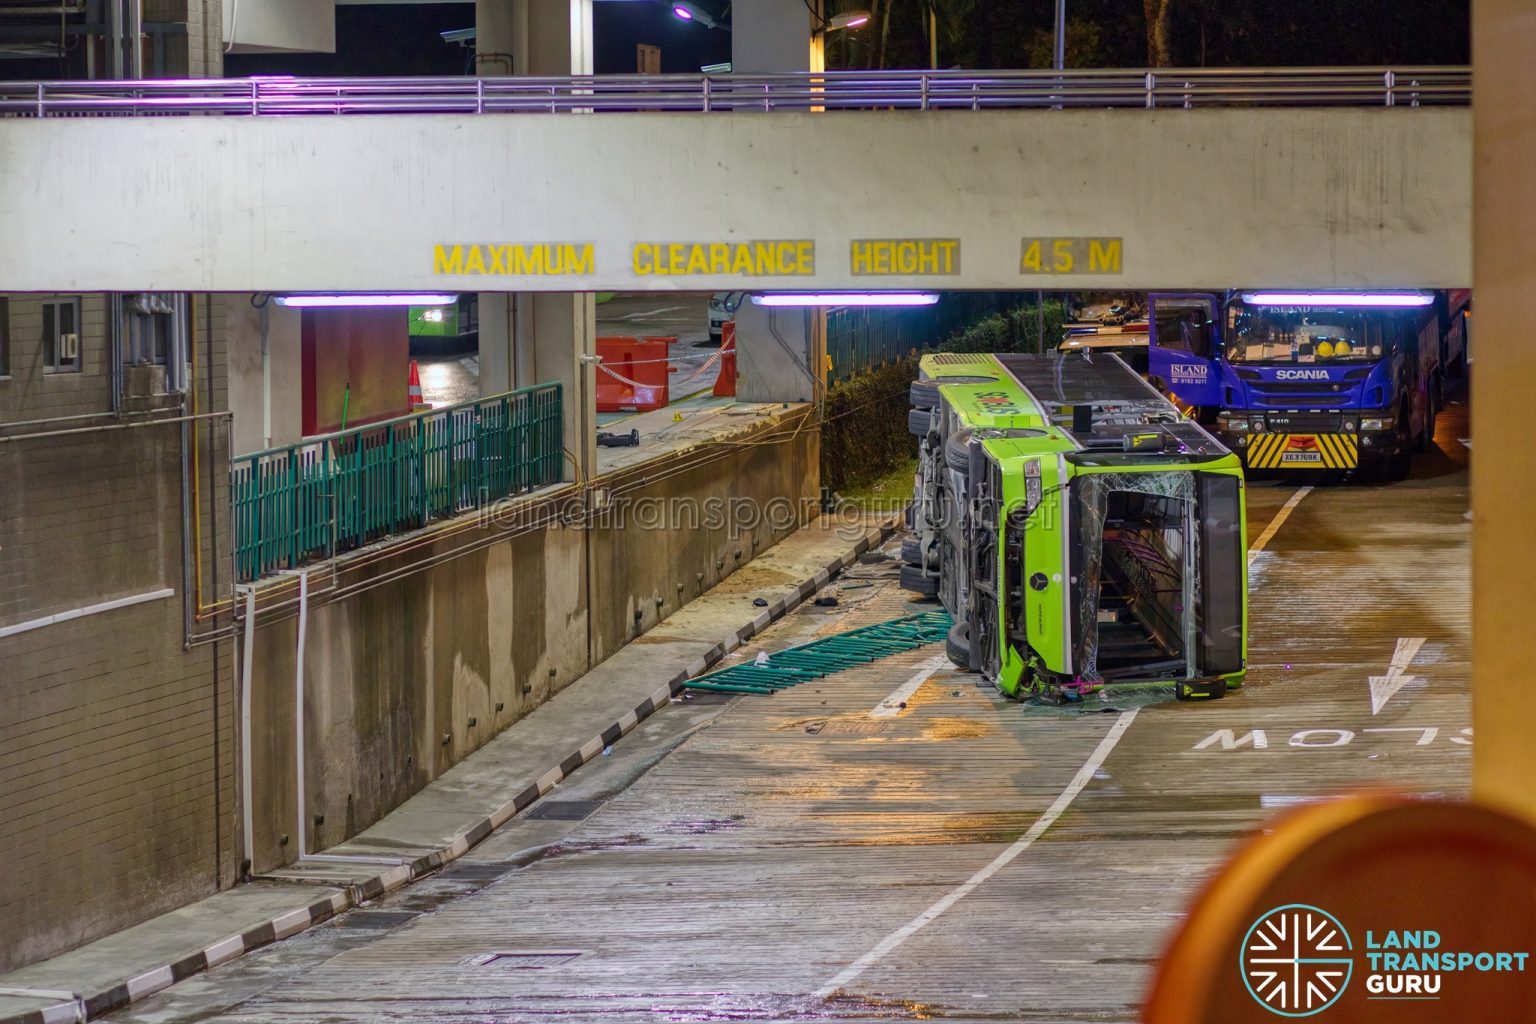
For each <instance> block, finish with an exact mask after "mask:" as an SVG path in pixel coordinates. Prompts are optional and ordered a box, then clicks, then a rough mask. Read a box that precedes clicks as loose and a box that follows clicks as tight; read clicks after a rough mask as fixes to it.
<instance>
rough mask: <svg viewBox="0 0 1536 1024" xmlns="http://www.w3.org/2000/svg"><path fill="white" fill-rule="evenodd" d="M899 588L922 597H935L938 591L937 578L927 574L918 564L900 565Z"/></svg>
mask: <svg viewBox="0 0 1536 1024" xmlns="http://www.w3.org/2000/svg"><path fill="white" fill-rule="evenodd" d="M901 589H902V590H910V591H912V592H913V593H914V594H921V595H923V596H924V597H936V596H937V595H938V593H939V578H938V577H937V576H929V575H928V574H927V573H925V572H923V570H922V569H921V568H920V567H918V566H915V565H904V566H902V567H901Z"/></svg>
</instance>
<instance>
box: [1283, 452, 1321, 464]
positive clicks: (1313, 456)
mask: <svg viewBox="0 0 1536 1024" xmlns="http://www.w3.org/2000/svg"><path fill="white" fill-rule="evenodd" d="M1280 461H1281V462H1322V461H1323V453H1322V452H1286V453H1285V454H1284V455H1282V456H1280Z"/></svg>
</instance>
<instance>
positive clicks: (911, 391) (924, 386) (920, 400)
mask: <svg viewBox="0 0 1536 1024" xmlns="http://www.w3.org/2000/svg"><path fill="white" fill-rule="evenodd" d="M907 400H908V401H910V402H911V403H912V408H914V409H932V408H933V407H934V406H936V405H938V404H939V386H938V385H937V384H935V383H934V382H933V381H931V380H915V381H913V382H912V386H911V387H910V388H908V389H907Z"/></svg>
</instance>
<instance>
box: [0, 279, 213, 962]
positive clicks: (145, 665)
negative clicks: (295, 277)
mask: <svg viewBox="0 0 1536 1024" xmlns="http://www.w3.org/2000/svg"><path fill="white" fill-rule="evenodd" d="M6 298H7V302H6V303H5V305H6V306H7V307H8V311H9V327H10V331H9V336H10V340H11V356H12V358H11V364H10V370H11V376H10V379H8V380H3V381H0V435H8V436H12V437H14V436H15V435H17V434H21V433H28V434H31V433H37V432H41V431H54V433H53V434H52V435H51V436H47V437H33V438H27V439H17V440H8V441H0V633H3V632H4V631H5V630H6V629H7V628H12V629H14V628H15V627H17V626H18V625H21V626H29V628H25V629H23V630H21V631H19V632H13V633H11V634H10V635H0V863H3V864H5V865H7V877H6V883H5V884H4V885H3V886H0V973H3V972H4V971H6V970H9V969H13V968H15V967H18V966H21V965H22V964H25V963H29V962H32V961H35V960H38V959H42V958H45V957H47V956H50V955H53V954H55V953H58V952H61V951H64V950H67V949H70V948H73V947H74V946H77V945H80V944H81V943H84V942H88V941H90V940H92V939H94V938H97V937H99V936H101V935H104V934H107V933H109V932H112V931H115V930H118V929H121V928H124V927H128V926H130V925H132V924H135V923H137V922H139V921H141V920H144V919H145V918H147V917H150V916H153V915H154V914H157V913H160V912H163V911H165V910H168V909H171V908H173V907H176V906H180V905H182V904H184V903H186V902H188V901H189V900H192V899H195V898H197V897H198V896H201V895H205V894H207V893H210V892H213V891H215V890H216V889H217V888H219V887H223V886H228V885H230V884H231V883H232V882H233V881H234V879H235V876H236V872H237V870H238V861H239V856H238V853H237V852H236V850H237V845H238V837H237V828H236V824H235V823H236V822H237V821H238V820H239V819H238V817H237V815H238V813H239V812H238V806H237V803H236V800H237V797H236V793H235V789H234V771H235V768H234V766H235V764H236V760H235V756H234V754H235V751H234V742H235V739H234V716H233V709H234V706H235V677H234V671H235V665H234V657H235V655H234V651H235V645H234V643H233V642H232V641H227V640H226V641H222V642H219V643H204V642H197V643H195V644H194V646H192V647H191V648H190V650H189V649H186V648H185V646H184V645H185V643H186V641H187V640H188V636H189V633H188V629H187V625H186V621H185V617H186V615H187V614H188V606H187V604H186V603H185V602H186V601H188V600H189V599H191V594H190V593H189V591H191V592H193V593H195V588H194V587H189V586H188V583H187V580H188V578H189V574H190V569H189V568H188V567H187V566H186V561H187V560H186V559H185V557H184V548H183V545H184V543H190V540H191V538H187V537H184V536H183V528H182V522H183V517H182V508H183V504H182V502H183V499H182V459H183V455H184V452H185V453H186V454H188V455H190V454H191V450H192V446H191V442H192V440H193V438H194V437H195V438H196V440H197V445H198V463H197V471H196V473H195V474H194V476H195V479H196V480H197V481H198V483H199V490H200V491H201V499H202V500H201V513H200V515H199V516H198V518H197V519H196V523H197V526H198V530H197V531H196V536H198V537H199V538H200V540H201V543H202V553H203V557H202V559H201V566H202V579H203V584H202V590H203V595H202V596H203V601H204V603H205V604H207V605H215V604H216V602H218V601H219V600H220V599H224V598H227V597H228V596H229V593H230V574H229V556H228V554H227V552H228V550H229V532H228V531H229V509H228V493H227V486H224V484H225V481H227V478H228V439H229V427H228V423H227V421H224V420H211V421H200V422H198V423H195V424H187V425H185V426H184V425H183V423H181V422H155V420H156V419H164V418H167V417H170V418H173V419H174V418H175V417H176V416H177V415H178V413H179V406H180V399H179V398H176V399H174V400H173V401H174V403H175V405H176V408H171V409H167V410H164V411H161V412H159V413H157V414H156V415H155V416H150V417H137V418H131V419H125V420H113V419H112V418H111V417H110V416H109V415H105V414H106V413H108V412H109V410H110V408H111V374H110V365H109V353H108V346H107V328H106V310H107V300H106V298H105V297H103V296H100V295H86V296H83V297H82V329H81V335H82V337H81V356H82V371H81V372H80V373H78V374H50V373H45V372H44V371H43V367H42V354H41V352H42V337H41V332H42V314H41V308H42V305H41V304H42V300H43V297H42V296H33V295H10V296H7V297H6ZM199 298H200V299H203V297H199ZM210 312H212V313H213V315H212V317H211V318H210V316H209V314H210ZM196 314H197V324H196V328H195V331H194V334H193V339H192V340H193V341H194V343H195V344H196V347H197V358H198V365H197V371H196V378H195V381H194V384H195V387H196V393H197V400H198V406H199V409H200V411H206V410H208V409H210V408H213V409H217V408H222V407H223V406H224V404H225V403H226V402H227V397H226V396H227V382H226V377H227V373H226V369H225V367H226V364H227V360H226V358H225V355H224V344H223V327H222V320H223V318H222V316H221V315H219V314H218V313H217V312H216V311H215V310H214V307H213V306H212V305H211V304H209V303H207V302H206V301H199V302H198V303H197V306H196ZM210 386H211V391H210ZM189 405H190V402H189ZM85 414H94V415H92V416H91V417H90V418H87V419H84V420H71V421H63V422H57V421H55V422H51V423H38V422H36V421H38V420H40V419H42V418H44V417H52V416H78V415H85ZM128 422H135V423H143V424H145V425H142V426H134V427H132V428H127V429H120V428H119V426H120V424H123V423H128ZM18 423H27V424H29V425H27V426H17V425H16V424H18ZM6 424H9V425H10V426H9V428H6V427H5V425H6ZM98 425H111V426H113V427H114V429H111V430H106V431H93V432H89V433H59V432H58V431H66V430H79V429H81V428H85V427H94V426H98ZM221 551H222V552H224V554H222V555H220V554H219V552H221ZM162 589H169V590H171V591H172V593H171V595H170V596H161V597H155V598H153V599H151V600H147V601H143V602H142V603H135V604H131V605H128V606H125V607H118V608H114V609H112V610H108V611H101V612H98V613H95V614H90V615H86V616H83V617H80V618H75V619H71V620H68V621H64V622H55V623H52V624H48V625H35V624H36V623H37V620H39V619H41V618H43V617H45V616H50V615H55V614H58V613H60V612H67V611H72V610H77V609H82V608H87V607H89V606H92V605H96V604H100V603H103V602H112V601H118V600H121V599H124V598H133V597H136V596H143V595H147V594H152V593H153V592H155V591H158V590H162ZM227 623H228V619H227V616H224V617H221V616H220V615H218V614H217V613H216V612H210V614H209V615H208V616H207V617H205V618H204V619H202V620H200V621H194V622H193V624H192V629H191V636H192V638H193V639H194V640H195V641H198V640H200V638H202V637H204V636H206V635H207V634H208V633H210V632H211V631H212V630H214V629H216V628H218V627H219V626H220V625H227Z"/></svg>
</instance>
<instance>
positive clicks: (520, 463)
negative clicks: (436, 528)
mask: <svg viewBox="0 0 1536 1024" xmlns="http://www.w3.org/2000/svg"><path fill="white" fill-rule="evenodd" d="M561 425H562V419H561V395H560V385H559V384H538V385H535V386H534V387H531V388H521V389H519V390H517V391H509V392H507V393H506V394H502V395H496V396H494V397H492V398H484V399H481V400H480V401H478V402H465V403H463V404H461V405H452V406H448V407H446V408H442V409H434V410H432V411H431V412H424V413H418V414H416V415H414V416H402V417H400V418H399V419H393V420H386V421H384V422H382V423H371V424H369V425H367V426H363V427H355V428H353V429H351V430H344V431H341V432H339V433H335V434H326V435H324V436H323V437H314V438H309V439H307V440H305V441H304V442H302V443H301V444H295V445H289V446H288V447H286V448H273V449H269V450H268V451H264V452H257V453H255V454H254V455H245V456H241V457H240V458H238V459H235V460H233V463H232V465H231V467H230V474H229V475H230V503H231V506H232V510H233V513H234V522H235V527H234V529H235V571H236V573H237V574H238V575H239V578H240V580H241V581H242V582H243V581H248V580H253V579H256V578H258V577H260V576H264V575H266V574H268V573H271V572H275V571H276V570H278V569H287V568H292V567H294V566H297V565H302V564H303V563H305V562H309V561H313V560H315V559H319V558H328V557H330V556H332V555H335V554H337V553H338V552H342V551H347V550H350V549H352V548H356V547H360V546H361V545H363V544H368V543H371V542H372V541H375V540H378V539H379V538H381V537H386V536H389V535H390V534H394V533H402V532H404V531H406V530H413V529H416V528H418V527H421V526H425V525H426V524H427V523H429V522H431V521H432V520H434V519H444V518H447V517H449V516H453V515H457V514H459V513H461V512H467V511H470V510H472V509H476V508H481V507H483V506H485V505H486V504H488V503H490V502H493V501H495V500H497V499H498V498H504V497H506V496H508V495H510V494H517V493H519V492H522V491H527V490H531V489H533V488H535V487H540V486H543V485H545V484H551V483H554V482H556V481H557V480H559V479H560V475H561V465H562V453H563V444H564V442H563V438H562V430H561Z"/></svg>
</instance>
